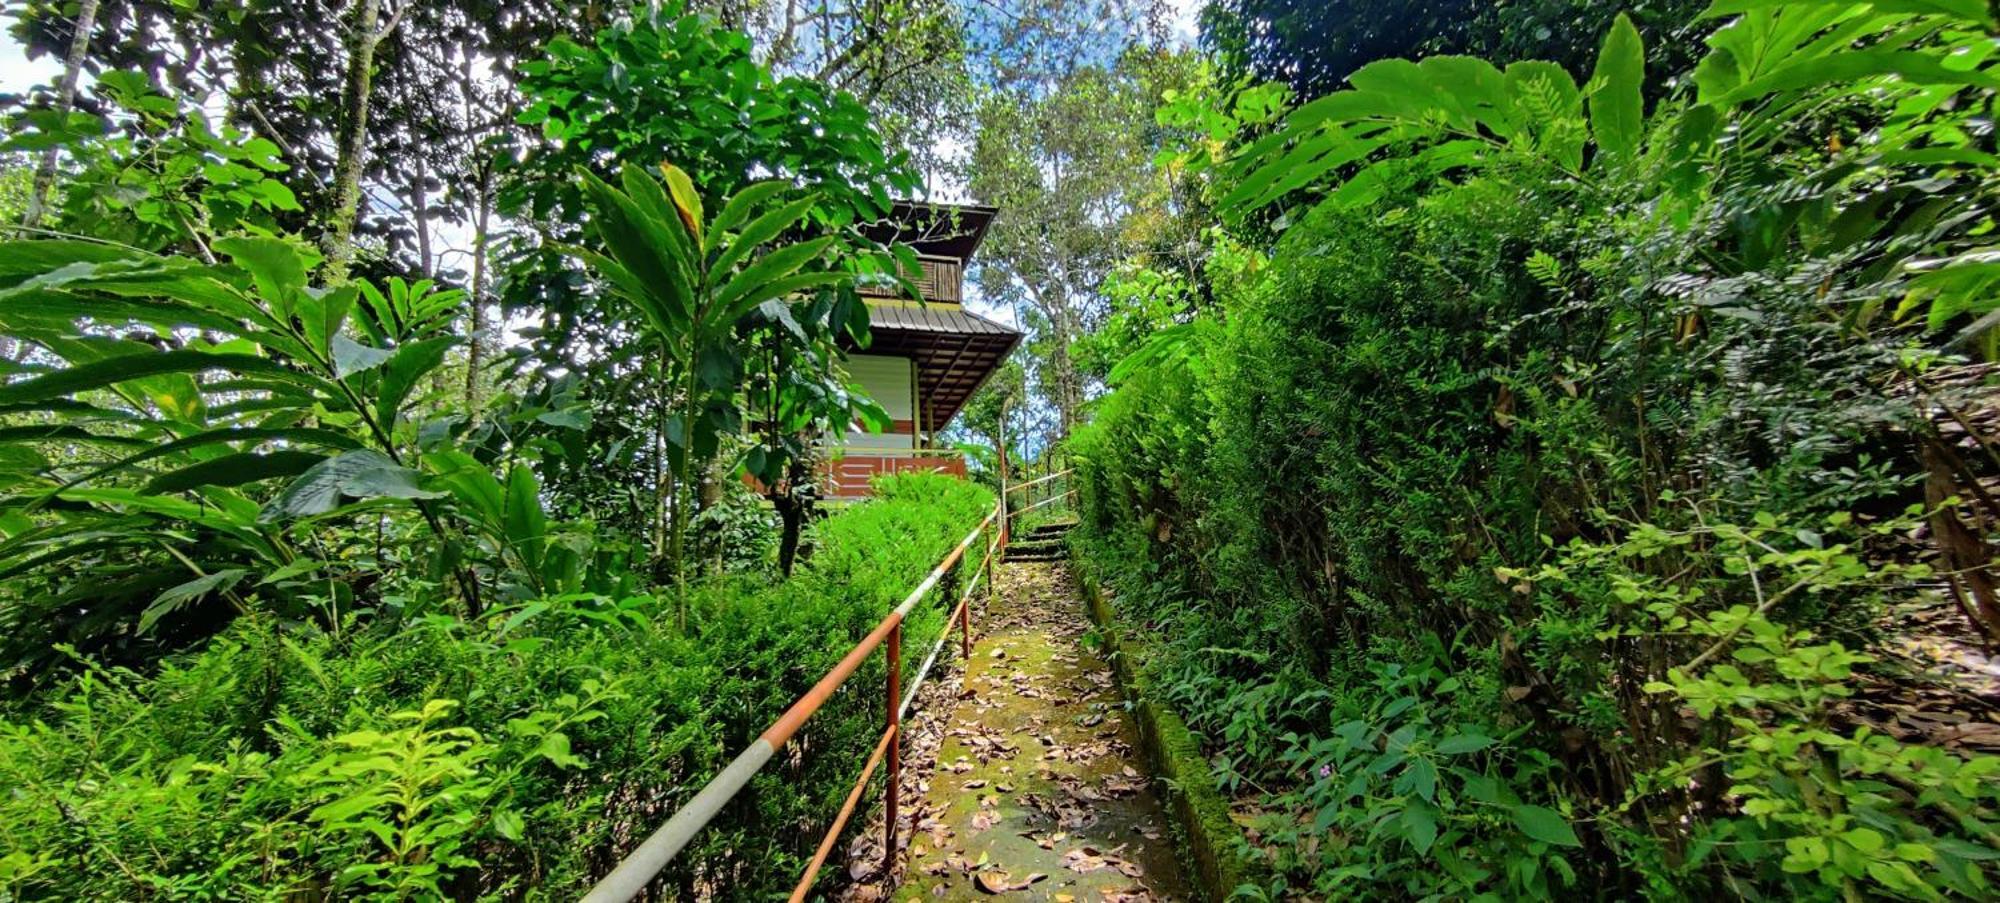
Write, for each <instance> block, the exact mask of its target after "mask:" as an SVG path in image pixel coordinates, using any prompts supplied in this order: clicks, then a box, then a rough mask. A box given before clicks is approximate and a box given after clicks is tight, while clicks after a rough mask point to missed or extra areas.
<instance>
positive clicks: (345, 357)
mask: <svg viewBox="0 0 2000 903" xmlns="http://www.w3.org/2000/svg"><path fill="white" fill-rule="evenodd" d="M327 349H328V351H329V352H331V353H332V355H333V375H334V377H335V378H337V379H346V378H348V377H350V376H353V375H354V374H356V373H360V372H362V371H364V370H373V369H375V368H376V367H380V366H382V365H383V364H386V363H388V362H389V359H390V358H392V357H395V356H396V351H395V349H393V348H373V347H370V346H367V345H363V344H361V343H360V342H357V341H355V340H353V339H350V338H348V337H346V336H344V335H336V336H334V337H333V338H332V339H331V340H330V341H328V342H327Z"/></svg>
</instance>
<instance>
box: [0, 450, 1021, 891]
mask: <svg viewBox="0 0 2000 903" xmlns="http://www.w3.org/2000/svg"><path fill="white" fill-rule="evenodd" d="M991 504H992V496H991V495H990V494H989V493H987V492H986V491H984V490H982V489H980V488H978V487H976V486H972V485H970V484H968V483H965V482H963V481H959V480H954V479H950V478H946V477H937V476H928V475H923V476H906V477H899V478H894V479H891V480H889V481H887V482H885V483H884V484H883V485H882V487H881V492H880V495H879V497H878V498H877V499H876V500H874V501H871V502H868V503H866V504H863V505H860V506H858V507H855V508H852V509H849V510H847V511H844V512H842V513H841V514H838V515H836V516H834V517H831V518H828V519H827V520H825V521H823V522H821V523H820V524H819V525H818V526H817V529H816V546H817V551H816V553H815V555H814V557H813V560H812V563H811V565H810V566H809V567H806V568H803V569H801V571H800V572H799V573H798V574H797V575H796V576H795V577H794V578H793V579H791V580H789V581H786V582H783V583H779V584H776V585H771V584H768V583H767V582H765V581H760V580H743V579H738V580H728V581H722V582H715V583H708V584H704V585H703V586H701V587H699V588H698V589H697V590H696V591H695V592H694V593H693V594H692V596H691V599H690V605H691V607H692V612H691V614H690V617H689V623H688V627H687V629H686V630H685V631H683V630H680V629H678V628H676V627H675V626H674V625H675V618H674V616H673V604H672V599H671V596H668V597H665V598H656V597H654V596H652V595H645V594H640V595H632V596H626V597H618V596H609V595H600V594H595V593H588V592H571V593H552V594H549V595H545V596H541V597H538V598H535V599H532V600H526V601H522V602H518V603H509V604H506V605H503V606H496V607H494V608H492V609H489V610H488V611H487V612H486V613H485V614H484V616H482V617H479V618H459V617H453V616H450V615H446V614H428V615H423V616H418V617H414V618H411V619H409V620H408V621H406V622H400V623H397V622H390V621H386V620H381V619H369V618H365V617H361V616H358V615H353V614H349V615H345V616H343V617H342V618H341V619H340V621H339V622H337V623H336V624H335V625H333V627H332V628H330V629H327V630H324V631H316V632H312V633H300V632H298V631H297V630H295V629H293V628H291V627H289V626H288V625H287V623H286V621H285V619H283V618H281V617H278V616H275V615H271V614H263V613H259V614H254V615H251V616H249V617H245V618H242V619H239V620H238V621H237V622H236V623H235V624H233V625H232V626H231V627H230V628H229V629H228V630H227V631H225V632H224V633H222V634H221V635H219V636H218V637H217V638H216V639H215V640H214V641H213V642H211V643H210V644H208V645H207V646H206V647H205V648H204V649H203V650H202V651H200V652H199V653H193V654H189V655H185V656H179V657H174V658H171V659H168V660H167V661H166V662H164V663H163V666H162V668H161V669H160V670H159V671H158V672H157V673H154V674H140V673H135V672H133V671H129V670H125V669H120V668H107V667H102V666H98V665H95V664H88V665H87V666H86V667H84V668H83V669H82V670H81V671H80V672H79V673H77V674H76V675H75V676H74V677H72V678H70V679H69V680H67V681H66V682H65V684H64V685H63V686H62V687H60V688H58V689H55V690H52V691H51V692H49V693H46V694H43V695H42V696H41V697H40V698H39V699H38V700H37V701H35V702H34V703H32V704H29V705H23V706H16V707H15V708H16V711H14V712H12V713H10V714H9V715H8V716H7V717H6V719H5V721H4V722H0V781H4V783H5V785H6V786H7V787H8V788H10V791H9V793H8V794H7V795H6V796H5V797H4V798H0V820H4V822H5V823H6V824H7V826H8V830H7V834H6V837H5V838H4V839H0V889H5V890H6V891H7V892H9V893H11V894H13V895H15V896H18V897H22V898H40V899H51V898H63V899H76V898H109V899H142V898H158V897H170V898H182V897H192V898H207V897H215V896H220V897H225V898H229V899H262V898H274V899H275V898H282V897H291V896H297V895H301V894H306V895H315V896H317V895H325V894H332V895H337V896H340V897H343V898H376V897H380V898H385V899H386V898H396V899H407V898H411V897H416V898H432V897H436V896H438V895H441V894H442V895H448V896H452V897H460V898H472V897H479V896H485V895H489V894H507V895H515V894H521V893H525V892H529V891H531V890H532V891H533V892H534V893H535V894H536V895H538V896H546V897H549V898H573V897H575V896H577V895H579V894H580V893H581V891H582V890H583V889H584V888H586V887H588V885H589V883H590V882H591V881H592V880H593V879H594V878H595V877H596V876H597V875H600V874H602V873H603V872H604V871H605V870H607V869H608V868H609V867H610V865H611V864H613V861H614V860H613V859H612V857H615V855H616V854H617V851H618V850H620V849H622V848H623V846H624V844H626V843H627V842H629V840H630V839H631V838H633V837H634V836H638V835H643V834H644V833H645V832H647V831H649V830H651V828H652V826H653V825H654V824H655V823H656V822H657V821H658V820H659V819H661V818H663V817H664V814H665V813H667V812H671V811H672V810H673V809H675V808H676V807H678V806H679V805H680V804H681V803H683V802H685V801H686V799H687V798H688V797H689V796H690V795H691V794H692V793H693V791H694V790H695V789H697V788H698V787H699V786H700V784H701V782H702V781H703V780H705V779H706V777H707V776H708V775H710V774H712V773H713V772H715V771H716V770H718V769H719V768H721V766H722V765H723V764H724V763H725V762H726V761H727V760H728V758H729V757H730V756H733V755H734V754H735V753H736V752H737V751H738V750H739V749H741V748H742V747H743V746H744V745H746V744H747V743H749V742H750V741H751V740H752V739H754V738H755V737H756V736H757V735H758V734H759V733H761V732H762V731H763V730H764V728H765V727H766V726H767V724H768V722H769V720H770V718H771V715H772V713H774V712H777V711H780V710H782V709H783V707H784V706H786V705H788V704H790V702H791V701H792V700H793V699H795V698H797V696H798V695H799V694H801V693H803V692H804V691H805V689H806V688H808V687H809V686H811V685H812V683H813V682H814V681H815V680H817V679H818V678H819V676H820V675H821V674H822V673H824V672H825V671H826V669H828V668H830V667H831V666H832V665H833V663H834V662H835V661H837V660H838V659H839V658H840V656H841V655H843V654H845V652H846V650H847V647H848V643H849V638H851V637H854V636H857V635H859V634H860V633H863V632H865V631H867V630H868V629H869V628H871V627H873V626H874V624H875V623H876V621H878V620H879V619H880V618H881V616H882V613H883V612H885V611H887V610H888V609H889V608H891V607H893V606H894V605H895V604H896V602H897V601H899V600H900V599H901V598H902V596H903V594H904V593H906V592H908V591H909V589H910V588H911V587H912V586H913V585H914V583H915V581H916V579H917V578H918V577H920V576H921V575H922V574H923V573H924V572H925V571H926V570H928V569H929V567H930V566H931V565H932V564H933V563H935V561H936V560H937V559H939V558H941V557H943V555H944V553H945V552H946V551H947V550H949V549H950V548H951V547H952V546H953V545H955V544H956V543H957V542H958V541H959V540H960V539H961V538H962V537H963V536H964V533H965V531H966V530H967V529H968V525H970V524H974V523H977V522H978V520H979V519H980V518H981V517H982V516H984V514H985V512H986V511H987V510H988V509H989V507H990V506H991ZM942 621H943V608H942V607H940V606H937V605H929V606H924V607H922V608H920V609H919V610H918V612H917V614H916V615H915V616H914V617H913V618H912V619H911V620H910V621H909V622H907V624H908V626H907V627H906V630H907V631H908V641H909V642H911V643H912V644H918V643H924V642H927V641H928V640H929V638H930V637H934V636H936V632H937V631H938V630H939V629H940V627H941V626H942ZM917 648H921V646H918V647H917ZM906 664H907V665H908V666H910V667H914V664H915V657H911V658H910V659H907V660H906ZM882 667H883V665H882V659H881V658H880V657H879V656H878V657H874V658H871V659H870V660H869V662H868V663H867V664H865V665H864V666H863V668H862V671H861V672H859V673H858V674H857V675H856V676H855V677H854V678H853V683H854V684H855V685H856V688H857V689H856V690H852V691H848V692H843V693H841V694H838V695H836V696H835V698H834V699H833V701H832V702H831V703H829V704H828V706H827V707H826V708H825V709H822V710H821V712H820V714H819V715H818V716H816V717H815V718H814V719H813V720H812V721H811V722H810V723H809V724H808V725H807V727H806V729H805V731H804V732H803V733H802V734H801V735H800V736H799V737H798V738H797V739H795V740H794V741H793V742H794V743H795V744H796V746H795V748H796V749H797V750H799V752H800V754H799V755H796V756H787V757H785V758H784V759H783V760H782V761H781V762H780V763H778V764H777V765H776V767H773V768H771V769H770V770H769V771H767V772H766V773H765V774H764V775H762V776H760V777H759V778H758V779H757V781H756V782H755V783H754V784H753V785H752V788H751V790H750V791H749V792H747V793H746V794H745V795H743V796H741V797H739V798H738V799H737V801H736V802H734V803H732V804H731V806H730V807H729V808H728V809H727V810H726V811H725V813H724V815H723V816H722V817H721V818H720V819H718V821H717V822H716V823H715V824H714V825H713V826H712V827H711V828H710V829H709V830H708V831H707V832H706V833H705V834H703V836H702V839H701V840H700V841H698V842H697V845H696V846H695V847H693V848H691V849H690V850H688V851H687V852H686V853H684V854H683V855H682V856H681V857H680V858H679V859H678V860H676V863H675V866H674V868H673V870H672V871H671V873H669V874H668V875H667V876H666V878H665V880H666V882H667V885H666V886H668V887H677V888H679V889H680V891H681V892H682V893H683V894H684V895H688V896H691V895H692V894H691V891H690V888H692V887H694V886H695V883H696V882H697V881H699V882H700V884H701V886H702V888H703V890H704V892H713V893H716V894H719V895H721V896H724V897H729V898H733V899H744V898H748V897H752V896H755V895H757V894H760V893H763V892H768V891H771V890H773V889H782V888H786V887H789V886H790V884H791V882H792V881H793V880H795V879H796V873H797V871H798V868H799V866H800V865H801V864H802V862H803V859H804V858H805V857H807V856H810V855H811V853H812V847H813V846H814V845H815V844H816V843H817V842H818V837H819V834H820V832H821V831H822V830H824V826H825V824H826V823H827V821H828V820H829V819H830V818H831V817H832V814H833V813H834V812H835V811H837V810H838V808H839V804H840V798H841V797H842V796H843V795H844V794H845V792H846V787H847V784H848V781H849V778H850V776H851V775H852V773H853V770H854V765H855V763H856V762H857V761H859V760H860V759H861V758H865V756H866V755H867V752H868V749H869V748H870V747H872V746H873V745H874V740H875V736H876V734H877V732H878V731H879V729H880V718H881V700H880V698H879V697H878V696H876V695H874V694H872V693H868V692H865V691H863V690H861V689H859V688H867V687H877V686H880V685H881V681H882V676H881V669H882Z"/></svg>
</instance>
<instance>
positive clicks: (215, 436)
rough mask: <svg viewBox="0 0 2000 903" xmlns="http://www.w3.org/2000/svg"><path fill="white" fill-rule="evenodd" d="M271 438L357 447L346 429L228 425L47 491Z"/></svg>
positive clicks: (153, 449) (152, 450)
mask: <svg viewBox="0 0 2000 903" xmlns="http://www.w3.org/2000/svg"><path fill="white" fill-rule="evenodd" d="M273 441H282V442H296V443H299V444H302V445H310V446H314V447H318V448H334V449H349V450H351V449H354V448H356V447H357V443H356V442H355V441H354V438H353V437H351V436H349V435H347V434H346V433H341V432H336V431H334V430H328V429H320V428H317V427H290V428H286V429H264V428H255V427H237V428H229V429H219V430H208V431H206V432H201V433H196V434H194V435H192V436H184V437H182V438H179V439H175V440H174V441H172V442H165V443H161V444H159V445H155V446H153V447H152V448H149V449H147V450H145V451H143V452H140V453H138V454H136V455H132V456H130V457H127V458H124V459H121V460H119V461H116V462H113V463H111V464H107V465H105V466H103V467H100V468H97V469H96V470H92V471H90V472H89V473H86V474H84V475H83V476H80V477H77V478H76V479H73V480H71V481H69V482H68V483H66V484H64V485H63V486H62V487H61V488H60V489H57V490H55V491H54V492H52V493H50V496H54V495H57V494H60V493H62V492H63V491H64V490H67V489H70V488H72V487H74V486H78V485H81V484H83V483H87V482H90V481H91V480H95V479H98V478H100V477H103V476H106V475H108V474H112V473H116V472H118V471H121V470H129V469H131V468H133V467H137V466H138V465H140V464H144V463H146V462H147V461H153V460H157V459H159V458H163V457H166V456H167V455H171V454H175V453H178V452H183V451H187V450H188V449H192V448H202V447H204V446H209V445H224V444H234V443H238V442H249V443H258V444H261V443H264V442H273ZM221 485H231V484H221ZM42 502H43V500H37V501H36V502H35V503H34V505H31V506H30V507H39V506H40V504H42Z"/></svg>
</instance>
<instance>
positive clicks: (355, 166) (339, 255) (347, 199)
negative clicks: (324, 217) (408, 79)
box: [320, 0, 395, 284]
mask: <svg viewBox="0 0 2000 903" xmlns="http://www.w3.org/2000/svg"><path fill="white" fill-rule="evenodd" d="M381 18H382V0H354V8H353V14H352V17H351V18H350V19H349V20H348V23H347V34H346V42H347V74H346V77H345V78H344V79H343V80H342V82H341V89H340V114H341V119H340V130H339V132H338V134H337V135H336V136H335V145H336V147H337V150H338V152H339V156H338V157H337V158H336V160H335V162H334V166H333V210H332V212H331V213H329V214H328V216H329V217H330V218H329V220H328V222H327V224H326V234H325V235H324V236H323V237H322V238H321V242H320V243H321V247H322V250H323V251H324V252H325V254H326V262H325V263H323V264H322V265H321V266H322V267H323V268H324V269H323V272H324V274H325V278H326V281H327V282H329V283H333V284H339V283H343V282H346V281H347V274H348V270H349V268H350V267H352V266H353V264H354V222H355V220H356V219H357V218H359V216H360V214H361V170H362V164H363V162H364V158H365V156H366V153H367V144H368V96H369V94H370V92H371V91H372V89H373V83H374V78H375V73H374V69H375V47H376V45H377V44H380V43H381V42H382V38H383V37H385V36H386V34H387V32H386V30H383V31H377V28H378V27H379V25H380V22H381ZM389 27H390V28H394V27H395V23H394V22H393V21H392V22H391V23H390V26H389Z"/></svg>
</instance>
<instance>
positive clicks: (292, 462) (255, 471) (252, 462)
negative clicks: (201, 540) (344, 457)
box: [145, 449, 326, 495]
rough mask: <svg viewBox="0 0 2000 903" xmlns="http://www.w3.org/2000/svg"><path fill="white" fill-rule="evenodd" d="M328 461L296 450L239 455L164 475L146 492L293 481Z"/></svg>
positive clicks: (148, 483)
mask: <svg viewBox="0 0 2000 903" xmlns="http://www.w3.org/2000/svg"><path fill="white" fill-rule="evenodd" d="M324 460H326V456H325V455H322V454H317V453H314V452H308V451H299V450H296V449H279V450H277V451H274V452H269V453H264V452H236V453H235V454H229V455H223V456H222V457H220V458H212V459H210V460H207V461H202V462H200V463H198V464H190V465H188V466H186V467H183V468H180V469H179V470H173V471H169V472H167V473H163V474H160V475H159V476H157V477H154V478H152V479H151V480H148V481H147V482H146V487H145V491H146V492H149V493H153V494H156V495H157V494H163V493H169V492H186V491H188V490H190V489H201V488H204V487H209V486H241V485H243V484H245V483H256V482H260V481H263V480H270V479H275V478H277V477H293V476H298V475H299V474H302V473H305V472H306V471H307V470H309V469H311V468H312V467H314V466H315V465H317V464H319V463H320V462H321V461H324Z"/></svg>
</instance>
